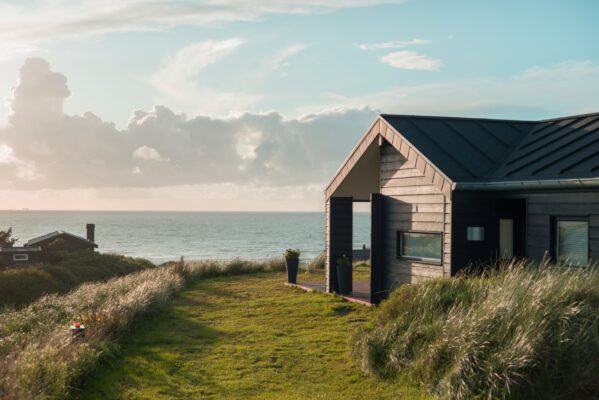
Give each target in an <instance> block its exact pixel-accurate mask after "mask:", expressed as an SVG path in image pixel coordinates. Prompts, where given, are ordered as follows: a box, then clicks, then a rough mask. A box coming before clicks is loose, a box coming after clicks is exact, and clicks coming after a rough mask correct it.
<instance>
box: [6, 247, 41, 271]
mask: <svg viewBox="0 0 599 400" xmlns="http://www.w3.org/2000/svg"><path fill="white" fill-rule="evenodd" d="M41 250H42V249H41V248H40V247H6V248H1V249H0V267H6V266H11V265H14V266H19V265H26V264H33V263H37V262H40V261H42V252H41Z"/></svg>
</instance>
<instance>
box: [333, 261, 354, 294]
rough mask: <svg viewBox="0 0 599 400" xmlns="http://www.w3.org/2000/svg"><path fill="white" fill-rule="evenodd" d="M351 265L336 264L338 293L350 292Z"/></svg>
mask: <svg viewBox="0 0 599 400" xmlns="http://www.w3.org/2000/svg"><path fill="white" fill-rule="evenodd" d="M351 278H352V276H351V265H337V285H338V286H339V291H338V293H339V294H348V293H349V292H351V283H352V282H351Z"/></svg>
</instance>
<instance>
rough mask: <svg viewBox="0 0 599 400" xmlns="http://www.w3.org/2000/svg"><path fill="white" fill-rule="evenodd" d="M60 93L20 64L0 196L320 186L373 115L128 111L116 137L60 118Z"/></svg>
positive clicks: (46, 73) (1, 134)
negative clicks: (291, 116) (22, 192)
mask: <svg viewBox="0 0 599 400" xmlns="http://www.w3.org/2000/svg"><path fill="white" fill-rule="evenodd" d="M199 64H200V62H199V61H198V65H199ZM69 93H70V92H69V90H68V87H67V83H66V78H65V77H64V75H62V74H60V73H58V72H55V71H52V70H51V69H50V67H49V65H48V63H47V62H45V61H44V60H41V59H36V58H31V59H27V60H26V61H25V63H24V65H23V66H22V67H21V70H20V79H19V82H18V84H17V86H16V87H15V88H14V90H13V92H12V97H11V98H10V99H9V101H8V102H7V104H8V106H9V107H10V114H9V117H8V121H7V124H5V126H3V127H1V128H0V146H2V147H0V157H1V158H0V160H3V163H0V179H2V181H3V182H4V186H3V187H4V189H10V190H43V189H48V190H57V189H88V188H115V187H116V188H118V187H120V188H126V187H131V188H135V187H137V188H157V187H171V186H182V185H217V184H225V183H226V184H232V185H248V184H252V185H255V186H256V187H265V188H268V187H279V186H290V185H291V186H293V185H298V186H301V187H307V186H309V185H318V186H319V187H322V185H323V184H324V183H325V182H326V181H327V180H328V179H329V178H330V176H332V174H333V173H334V172H335V170H336V169H337V167H338V165H339V163H340V162H341V161H342V160H343V158H344V157H345V155H346V153H347V152H348V151H349V150H350V149H351V148H352V146H353V145H354V144H355V142H356V141H357V140H358V138H359V137H360V136H361V134H362V133H363V131H364V129H366V128H367V127H368V125H369V124H370V123H371V122H372V120H373V118H374V117H375V116H376V113H375V112H374V111H373V110H371V109H368V108H360V109H342V110H340V109H337V110H330V111H328V112H324V113H313V114H309V115H305V116H302V117H301V118H295V119H286V118H284V117H283V116H282V115H280V114H278V113H276V112H268V113H243V114H239V115H237V116H234V117H228V118H215V117H206V116H195V117H187V116H186V115H185V114H181V113H176V112H174V111H172V110H171V109H170V108H168V107H165V106H161V105H156V106H154V107H153V108H152V109H151V110H148V111H146V110H137V111H135V112H134V113H133V115H132V116H131V119H130V121H129V123H128V126H127V127H126V128H125V129H122V130H119V129H117V128H116V127H115V125H114V124H112V123H108V122H105V121H103V120H101V119H100V118H99V117H97V116H96V115H94V114H93V113H85V114H83V115H68V114H65V113H64V112H63V111H62V110H63V103H64V101H65V100H66V99H67V98H68V96H69ZM40 99H43V101H42V100H40ZM48 104H51V105H52V112H46V111H45V108H46V106H47V105H48ZM17 160H18V162H17ZM167 161H168V162H167ZM26 166H32V167H34V168H35V169H31V168H30V169H29V170H27V169H26ZM19 168H20V170H19ZM19 171H20V173H19ZM28 171H29V172H28ZM28 174H29V175H28Z"/></svg>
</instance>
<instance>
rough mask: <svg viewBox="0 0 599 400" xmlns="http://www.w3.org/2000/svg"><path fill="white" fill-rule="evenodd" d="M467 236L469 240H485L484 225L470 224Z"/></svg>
mask: <svg viewBox="0 0 599 400" xmlns="http://www.w3.org/2000/svg"><path fill="white" fill-rule="evenodd" d="M466 237H467V239H468V241H469V242H482V241H484V240H485V227H484V226H469V227H468V228H467V229H466Z"/></svg>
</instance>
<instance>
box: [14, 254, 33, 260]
mask: <svg viewBox="0 0 599 400" xmlns="http://www.w3.org/2000/svg"><path fill="white" fill-rule="evenodd" d="M12 260H13V261H29V254H13V255H12Z"/></svg>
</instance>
